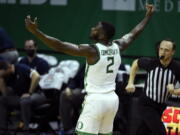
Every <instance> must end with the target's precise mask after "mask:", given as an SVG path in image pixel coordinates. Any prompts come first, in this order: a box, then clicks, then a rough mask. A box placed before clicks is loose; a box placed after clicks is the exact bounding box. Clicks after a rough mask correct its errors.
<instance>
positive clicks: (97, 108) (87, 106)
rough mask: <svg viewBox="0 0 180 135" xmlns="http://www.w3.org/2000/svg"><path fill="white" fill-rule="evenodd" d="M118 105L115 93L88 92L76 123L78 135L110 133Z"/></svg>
mask: <svg viewBox="0 0 180 135" xmlns="http://www.w3.org/2000/svg"><path fill="white" fill-rule="evenodd" d="M118 106H119V99H118V96H117V95H116V93H115V92H114V91H113V92H110V93H103V94H88V95H87V96H86V97H85V100H84V103H83V109H82V112H81V115H80V117H79V120H78V122H77V125H76V133H77V134H78V135H85V134H88V135H97V134H103V135H111V134H112V130H113V122H114V117H115V115H116V113H117V110H118Z"/></svg>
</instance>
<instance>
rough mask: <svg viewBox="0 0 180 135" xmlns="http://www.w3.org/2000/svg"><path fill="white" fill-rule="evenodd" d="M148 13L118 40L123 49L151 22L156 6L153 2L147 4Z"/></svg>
mask: <svg viewBox="0 0 180 135" xmlns="http://www.w3.org/2000/svg"><path fill="white" fill-rule="evenodd" d="M146 10H147V11H146V15H145V17H144V19H143V20H142V21H141V22H140V23H139V24H138V25H136V26H135V27H134V28H133V29H132V30H131V31H130V32H129V33H128V34H126V35H124V36H123V37H122V38H121V39H118V40H116V42H119V43H120V45H121V50H125V49H126V48H127V47H128V46H129V45H130V43H131V42H132V41H134V40H135V39H136V37H137V36H138V35H139V34H140V33H141V32H142V31H143V30H144V28H145V26H146V25H147V23H148V22H149V20H150V18H151V16H152V14H153V12H154V6H153V5H151V4H147V5H146Z"/></svg>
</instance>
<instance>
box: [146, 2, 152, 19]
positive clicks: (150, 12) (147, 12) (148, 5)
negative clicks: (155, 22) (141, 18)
mask: <svg viewBox="0 0 180 135" xmlns="http://www.w3.org/2000/svg"><path fill="white" fill-rule="evenodd" d="M146 10H147V11H146V16H151V15H152V14H153V12H154V6H153V5H152V4H146Z"/></svg>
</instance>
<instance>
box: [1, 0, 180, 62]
mask: <svg viewBox="0 0 180 135" xmlns="http://www.w3.org/2000/svg"><path fill="white" fill-rule="evenodd" d="M1 1H3V0H0V2H1ZM4 1H5V0H4ZM7 1H8V0H7ZM14 1H16V4H7V3H4V4H3V3H2V2H1V4H0V17H1V19H0V26H1V27H4V28H5V29H6V30H7V32H8V33H9V35H10V36H11V37H12V39H13V40H14V42H15V44H16V47H17V48H23V44H24V41H25V40H26V39H29V38H34V37H33V36H32V35H31V34H30V33H29V32H28V31H27V30H26V29H25V27H24V19H25V17H26V15H29V14H30V15H31V16H33V17H35V16H37V17H38V19H39V27H40V29H41V30H43V32H45V33H47V34H49V35H51V36H54V37H57V38H60V39H61V40H64V41H69V42H73V43H77V44H79V43H90V40H89V37H88V36H89V31H90V28H91V27H92V26H94V25H95V24H96V23H97V22H98V21H101V20H104V21H108V22H111V23H113V24H114V25H115V27H116V30H117V32H116V35H115V37H114V38H119V37H121V36H122V35H123V34H125V33H127V32H129V31H130V30H131V29H132V28H133V27H134V26H135V25H136V24H137V23H138V22H140V21H141V19H143V17H144V14H145V10H144V9H142V3H143V4H144V3H145V0H136V7H135V11H120V10H103V6H102V5H103V2H104V1H103V0H67V5H65V6H60V5H56V6H52V5H50V1H49V0H44V1H46V2H45V3H44V4H42V5H30V4H29V5H27V4H26V5H22V4H21V3H22V1H21V0H14ZM29 1H33V0H29ZM109 1H112V2H113V1H115V0H109ZM116 1H118V0H116ZM119 1H124V0H119ZM126 1H128V0H126ZM129 1H134V0H129ZM149 2H151V3H154V4H155V5H156V10H157V11H156V12H155V14H154V16H153V18H152V20H151V22H150V23H149V24H148V26H147V27H146V29H145V30H144V31H143V33H142V34H141V35H140V36H139V38H138V39H137V40H136V41H135V42H133V44H132V46H130V47H129V48H128V49H127V50H126V51H125V52H123V54H124V55H130V56H136V55H140V56H155V50H154V44H155V42H156V41H158V40H160V39H163V38H166V37H170V38H172V39H174V40H175V41H176V43H177V52H176V55H175V57H177V58H180V53H178V52H179V51H180V47H179V46H178V45H179V44H180V38H179V33H180V32H179V29H180V0H161V1H159V0H149ZM172 4H173V6H172ZM115 6H117V5H115ZM178 10H179V12H178ZM38 43H39V48H40V49H49V48H47V47H46V46H45V45H43V44H42V42H39V41H38ZM64 57H66V56H64V55H59V56H58V58H64ZM67 58H71V57H67ZM80 60H81V59H80ZM125 61H126V60H125Z"/></svg>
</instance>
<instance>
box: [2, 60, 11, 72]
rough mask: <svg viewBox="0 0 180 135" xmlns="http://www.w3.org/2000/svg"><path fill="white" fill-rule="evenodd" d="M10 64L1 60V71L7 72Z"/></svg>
mask: <svg viewBox="0 0 180 135" xmlns="http://www.w3.org/2000/svg"><path fill="white" fill-rule="evenodd" d="M8 67H9V63H8V62H7V61H5V60H0V70H7V69H8Z"/></svg>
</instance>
